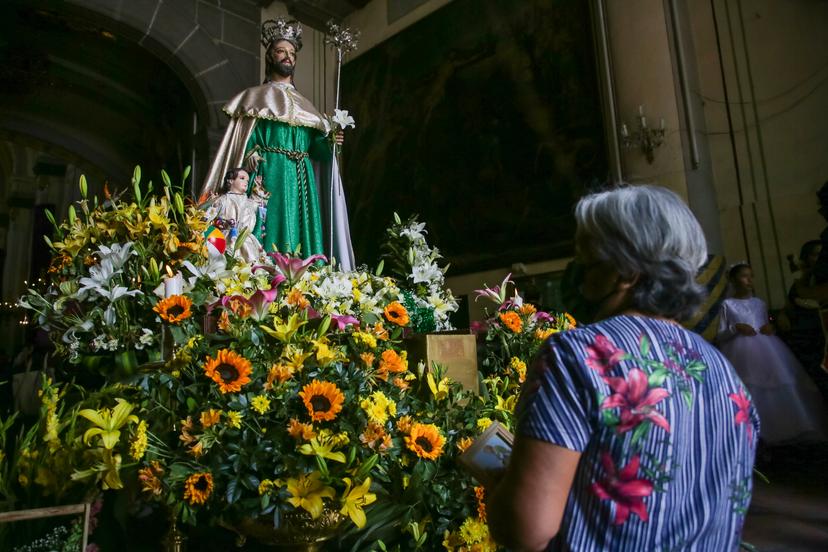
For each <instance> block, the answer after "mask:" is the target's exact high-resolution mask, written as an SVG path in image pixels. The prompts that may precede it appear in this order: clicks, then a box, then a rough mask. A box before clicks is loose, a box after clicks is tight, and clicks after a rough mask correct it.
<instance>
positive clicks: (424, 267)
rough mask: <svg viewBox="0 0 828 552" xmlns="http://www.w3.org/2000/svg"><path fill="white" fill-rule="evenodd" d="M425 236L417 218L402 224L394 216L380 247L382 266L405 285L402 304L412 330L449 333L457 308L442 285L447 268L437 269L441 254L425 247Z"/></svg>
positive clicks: (444, 285) (421, 223)
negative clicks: (405, 309) (452, 314)
mask: <svg viewBox="0 0 828 552" xmlns="http://www.w3.org/2000/svg"><path fill="white" fill-rule="evenodd" d="M425 235H426V230H425V223H424V222H417V216H416V215H414V216H412V217H411V218H409V219H408V220H407V221H405V222H402V220H401V219H400V216H399V215H398V214H397V213H394V224H393V225H392V226H391V227H390V228H388V230H387V233H386V242H385V244H384V246H383V263H384V264H388V266H389V268H390V271H391V273H392V274H393V275H394V276H396V277H397V278H399V279H400V281H401V282H404V283H405V284H407V285H406V286H405V287H407V288H408V290H406V291H404V292H403V296H404V301H403V303H404V304H405V306H406V308H407V309H408V310H409V311H410V312H411V313H412V317H413V318H414V322H413V328H414V330H415V331H417V332H421V333H423V332H431V331H435V330H438V331H440V330H450V329H452V328H451V323H450V322H449V315H451V313H453V312H456V311H457V309H458V304H457V301H456V300H455V299H454V296H453V295H452V294H451V290H449V289H447V288H446V284H445V276H444V275H445V273H446V271H447V270H448V268H449V267H448V265H446V266H444V267H440V266H439V265H438V262H437V261H438V259H440V258H442V256H441V255H440V251H439V250H438V249H437V248H436V247H430V246H429V245H428V243H427V242H426V239H425ZM384 264H383V266H384Z"/></svg>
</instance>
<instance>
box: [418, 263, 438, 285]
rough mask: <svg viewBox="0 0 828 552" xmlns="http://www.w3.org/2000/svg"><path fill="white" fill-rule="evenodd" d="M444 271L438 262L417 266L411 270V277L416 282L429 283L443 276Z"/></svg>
mask: <svg viewBox="0 0 828 552" xmlns="http://www.w3.org/2000/svg"><path fill="white" fill-rule="evenodd" d="M442 276H443V272H442V271H441V270H440V267H439V266H437V265H436V264H434V263H432V264H428V265H420V266H415V267H413V268H412V270H411V277H412V279H413V281H414V283H415V284H420V283H429V282H431V281H433V280H435V279H437V278H442Z"/></svg>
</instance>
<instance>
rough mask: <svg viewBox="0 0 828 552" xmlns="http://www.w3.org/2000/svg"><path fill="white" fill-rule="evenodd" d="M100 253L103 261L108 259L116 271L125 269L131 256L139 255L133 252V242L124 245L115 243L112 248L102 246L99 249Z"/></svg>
mask: <svg viewBox="0 0 828 552" xmlns="http://www.w3.org/2000/svg"><path fill="white" fill-rule="evenodd" d="M98 252H99V253H100V257H101V261H104V260H107V259H108V260H109V262H110V263H112V266H113V267H114V268H115V269H116V270H117V269H120V268H121V267H123V266H124V264H126V262H127V260H129V257H130V256H131V255H137V254H138V253H137V252H136V251H133V250H132V242H126V243H125V244H124V245H120V244H117V243H113V244H112V245H111V246H106V245H101V246H99V247H98Z"/></svg>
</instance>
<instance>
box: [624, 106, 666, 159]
mask: <svg viewBox="0 0 828 552" xmlns="http://www.w3.org/2000/svg"><path fill="white" fill-rule="evenodd" d="M637 119H638V128H634V129H633V131H632V132H630V130H629V129H628V128H627V125H626V123H622V124H621V142H622V143H623V144H624V147H625V148H627V149H632V148H638V149H640V150H641V153H643V154H644V157H646V158H647V163H650V164H652V163H653V159H654V157H655V150H656V148H657V147H659V146H660V145H661V144H663V143H664V119H663V118H662V119H661V120H660V121H659V126H658V128H653V127H650V126H647V117H645V116H644V106H642V105H639V106H638V117H637Z"/></svg>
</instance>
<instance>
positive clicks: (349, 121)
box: [331, 109, 356, 130]
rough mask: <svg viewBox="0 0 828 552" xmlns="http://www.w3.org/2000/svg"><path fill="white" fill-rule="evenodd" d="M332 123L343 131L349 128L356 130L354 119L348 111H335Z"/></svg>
mask: <svg viewBox="0 0 828 552" xmlns="http://www.w3.org/2000/svg"><path fill="white" fill-rule="evenodd" d="M331 121H333V122H334V123H336V125H337V126H338V127H339V128H341V129H343V130H344V129H346V128H348V127H352V128H356V123H355V121H354V118H353V117H351V116H350V115H348V110H347V109H334V116H333V117H331Z"/></svg>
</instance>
